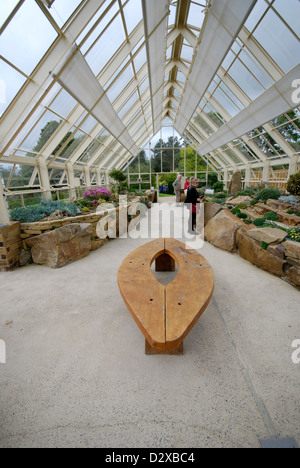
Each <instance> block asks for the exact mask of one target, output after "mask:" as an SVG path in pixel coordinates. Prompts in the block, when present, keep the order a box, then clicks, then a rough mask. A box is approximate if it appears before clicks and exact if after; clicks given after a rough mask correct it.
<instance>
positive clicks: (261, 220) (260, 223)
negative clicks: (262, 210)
mask: <svg viewBox="0 0 300 468" xmlns="http://www.w3.org/2000/svg"><path fill="white" fill-rule="evenodd" d="M265 222H266V220H265V219H264V218H256V219H255V220H254V221H253V224H254V225H255V226H257V227H261V226H263V225H264V224H265Z"/></svg>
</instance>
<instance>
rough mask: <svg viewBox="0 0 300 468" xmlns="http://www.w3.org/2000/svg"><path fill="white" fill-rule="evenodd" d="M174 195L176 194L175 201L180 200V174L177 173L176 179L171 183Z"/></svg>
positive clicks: (178, 201)
mask: <svg viewBox="0 0 300 468" xmlns="http://www.w3.org/2000/svg"><path fill="white" fill-rule="evenodd" d="M173 187H174V191H175V195H176V203H177V204H178V203H180V202H181V175H180V174H178V176H177V179H176V180H175V182H174V183H173Z"/></svg>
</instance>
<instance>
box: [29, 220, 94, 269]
mask: <svg viewBox="0 0 300 468" xmlns="http://www.w3.org/2000/svg"><path fill="white" fill-rule="evenodd" d="M91 232H92V226H91V224H89V223H82V224H68V225H66V226H63V227H61V228H58V229H55V230H53V231H50V232H46V233H45V234H41V235H40V236H36V237H31V238H30V239H27V240H26V244H27V245H28V246H29V247H31V255H32V260H33V262H34V263H37V264H41V265H44V264H46V265H48V266H49V267H50V268H61V267H63V266H65V265H68V264H69V263H72V262H75V261H76V260H79V259H81V258H83V257H85V256H87V255H88V253H89V251H90V250H91Z"/></svg>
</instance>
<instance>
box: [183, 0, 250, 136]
mask: <svg viewBox="0 0 300 468" xmlns="http://www.w3.org/2000/svg"><path fill="white" fill-rule="evenodd" d="M256 1H257V0H221V1H220V0H213V1H212V5H211V8H210V10H209V14H208V18H207V23H206V26H205V29H204V33H203V37H202V40H201V43H200V46H199V49H198V53H197V55H196V58H195V62H194V65H193V69H192V71H191V74H190V76H189V78H188V83H187V88H186V91H185V94H184V97H183V100H182V103H181V106H180V109H179V112H178V115H177V118H176V122H175V128H176V130H177V131H178V133H180V134H183V132H184V130H185V128H186V126H187V123H188V122H189V120H190V119H191V117H192V115H193V114H194V112H195V110H196V108H197V107H198V104H199V102H200V101H201V99H202V97H203V96H204V94H205V92H206V90H207V88H208V86H209V85H210V83H211V81H212V79H213V78H214V76H215V74H216V73H217V71H218V69H219V68H220V66H221V64H222V62H223V60H224V58H225V56H226V54H227V52H228V51H229V49H230V47H231V46H232V44H233V41H234V39H235V37H236V36H237V35H238V33H239V31H240V29H241V28H242V26H243V24H244V22H245V21H246V19H247V17H248V16H249V14H250V12H251V10H252V9H253V7H254V5H255V4H256Z"/></svg>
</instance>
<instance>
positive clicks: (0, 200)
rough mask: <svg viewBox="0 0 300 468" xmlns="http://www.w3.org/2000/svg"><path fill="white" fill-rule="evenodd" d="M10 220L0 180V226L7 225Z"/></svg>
mask: <svg viewBox="0 0 300 468" xmlns="http://www.w3.org/2000/svg"><path fill="white" fill-rule="evenodd" d="M9 222H10V218H9V213H8V209H7V203H6V199H5V194H4V190H3V185H2V180H1V178H0V224H9Z"/></svg>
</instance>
